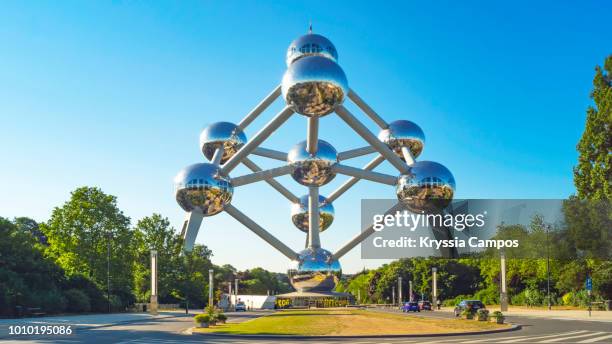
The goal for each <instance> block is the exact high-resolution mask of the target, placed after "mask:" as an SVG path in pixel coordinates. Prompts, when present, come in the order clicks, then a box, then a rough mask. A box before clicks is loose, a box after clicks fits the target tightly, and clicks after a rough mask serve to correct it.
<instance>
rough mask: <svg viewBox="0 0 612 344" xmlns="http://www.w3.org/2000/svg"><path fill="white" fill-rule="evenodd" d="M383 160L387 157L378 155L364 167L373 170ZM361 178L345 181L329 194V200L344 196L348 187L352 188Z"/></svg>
mask: <svg viewBox="0 0 612 344" xmlns="http://www.w3.org/2000/svg"><path fill="white" fill-rule="evenodd" d="M383 161H385V158H383V156H382V155H378V156H377V157H376V158H374V159H373V160H372V161H370V162H369V163H368V164H367V165H365V166H364V167H363V169H364V170H365V171H371V170H373V169H374V168H376V166H378V165H380V164H381V163H382V162H383ZM359 180H361V178H357V177H353V178H350V179H349V180H347V181H346V182H344V184H342V185H340V187H338V188H337V189H336V190H334V192H332V193H331V194H330V195H329V196H327V201H328V202H333V201H335V200H336V199H338V197H340V196H342V194H343V193H345V192H346V191H347V190H348V189H350V188H351V187H352V186H353V185H355V184H357V182H358V181H359Z"/></svg>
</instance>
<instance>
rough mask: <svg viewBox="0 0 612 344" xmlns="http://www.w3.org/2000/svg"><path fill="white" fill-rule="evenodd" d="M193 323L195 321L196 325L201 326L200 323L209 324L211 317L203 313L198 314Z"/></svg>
mask: <svg viewBox="0 0 612 344" xmlns="http://www.w3.org/2000/svg"><path fill="white" fill-rule="evenodd" d="M193 321H195V323H196V324H200V323H209V322H210V315H208V314H205V313H202V314H198V315H196V316H195V317H194V318H193Z"/></svg>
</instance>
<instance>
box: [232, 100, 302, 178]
mask: <svg viewBox="0 0 612 344" xmlns="http://www.w3.org/2000/svg"><path fill="white" fill-rule="evenodd" d="M292 114H293V110H291V108H289V107H285V108H284V109H283V110H281V112H279V113H278V115H276V117H274V118H273V119H272V120H271V121H270V122H268V124H266V126H265V127H263V128H262V129H261V130H260V131H259V132H258V133H257V134H255V136H253V138H252V139H251V141H249V142H247V143H246V144H245V145H244V146H242V148H240V150H239V151H237V152H236V154H234V156H232V157H231V158H230V159H229V160H228V161H227V162H225V164H224V165H223V167H222V168H221V172H222V173H224V174H229V173H230V172H231V171H232V170H233V169H234V168H236V166H238V164H239V163H240V161H242V159H244V158H245V157H246V156H247V155H249V154H250V153H251V152H252V151H253V150H254V149H255V148H257V146H259V145H260V144H261V143H262V142H263V141H264V140H265V139H267V138H268V136H270V135H271V134H272V133H273V132H274V130H276V129H278V127H280V126H281V125H282V124H283V123H285V121H286V120H288V119H289V117H291V115H292Z"/></svg>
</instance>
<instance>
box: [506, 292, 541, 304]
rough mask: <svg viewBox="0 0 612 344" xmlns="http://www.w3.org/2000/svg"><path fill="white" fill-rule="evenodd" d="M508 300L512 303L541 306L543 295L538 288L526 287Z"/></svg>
mask: <svg viewBox="0 0 612 344" xmlns="http://www.w3.org/2000/svg"><path fill="white" fill-rule="evenodd" d="M510 302H511V303H512V304H513V305H524V306H541V305H542V303H543V302H544V295H543V294H542V293H541V292H540V291H539V290H538V289H534V288H527V289H525V290H523V291H522V292H520V293H519V294H517V295H515V296H513V297H512V299H511V300H510Z"/></svg>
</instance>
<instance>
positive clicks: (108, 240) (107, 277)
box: [106, 231, 112, 313]
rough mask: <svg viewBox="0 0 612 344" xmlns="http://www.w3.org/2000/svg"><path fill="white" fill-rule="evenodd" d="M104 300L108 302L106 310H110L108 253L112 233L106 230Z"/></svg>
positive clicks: (109, 252)
mask: <svg viewBox="0 0 612 344" xmlns="http://www.w3.org/2000/svg"><path fill="white" fill-rule="evenodd" d="M106 235H107V240H106V243H107V245H106V301H107V303H108V312H109V313H110V312H111V300H110V255H111V236H112V233H111V232H110V231H108V232H107V233H106Z"/></svg>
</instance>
